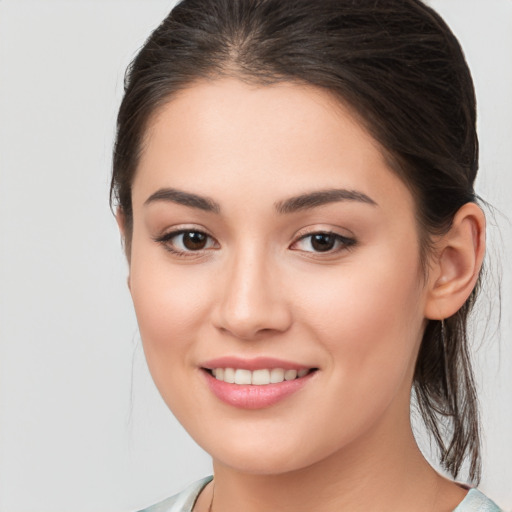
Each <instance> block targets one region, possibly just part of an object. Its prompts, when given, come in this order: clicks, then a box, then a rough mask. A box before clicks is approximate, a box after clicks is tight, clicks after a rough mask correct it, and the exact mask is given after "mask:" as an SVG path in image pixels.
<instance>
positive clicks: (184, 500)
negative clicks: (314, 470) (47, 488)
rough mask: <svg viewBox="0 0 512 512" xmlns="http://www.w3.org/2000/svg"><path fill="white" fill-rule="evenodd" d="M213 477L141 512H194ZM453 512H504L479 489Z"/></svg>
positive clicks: (467, 496)
mask: <svg viewBox="0 0 512 512" xmlns="http://www.w3.org/2000/svg"><path fill="white" fill-rule="evenodd" d="M211 480H212V477H211V476H209V477H207V478H203V479H202V480H199V481H198V482H195V483H193V484H192V485H190V486H189V487H187V488H186V489H185V490H184V491H182V492H180V493H179V494H176V496H173V497H172V498H167V499H166V500H164V501H161V502H160V503H157V504H156V505H153V506H151V507H148V508H145V509H144V510H141V511H140V512H192V509H193V508H194V504H195V502H196V500H197V497H198V496H199V494H200V492H201V491H202V490H203V489H204V487H205V486H206V484H207V483H209V482H211ZM453 512H503V511H502V510H501V509H500V508H499V507H498V506H497V505H496V503H494V502H493V501H491V500H490V499H489V498H487V497H486V496H484V495H483V494H482V493H481V492H480V491H479V490H478V489H470V491H469V492H468V493H467V495H466V497H465V498H464V500H463V501H462V503H461V504H460V505H459V506H458V507H457V508H456V509H455V510H454V511H453Z"/></svg>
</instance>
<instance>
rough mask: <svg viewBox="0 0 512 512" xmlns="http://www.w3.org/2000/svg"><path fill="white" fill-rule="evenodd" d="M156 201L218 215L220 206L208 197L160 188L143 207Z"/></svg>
mask: <svg viewBox="0 0 512 512" xmlns="http://www.w3.org/2000/svg"><path fill="white" fill-rule="evenodd" d="M157 201H169V202H172V203H176V204H181V205H183V206H189V207H190V208H197V209H199V210H204V211H206V212H212V213H220V205H219V203H217V202H215V201H214V200H213V199H210V198H208V197H203V196H199V195H197V194H192V193H190V192H184V191H183V190H177V189H175V188H161V189H159V190H157V191H156V192H155V193H153V194H151V195H150V196H149V197H148V198H147V199H146V201H144V206H147V205H149V204H151V203H154V202H157Z"/></svg>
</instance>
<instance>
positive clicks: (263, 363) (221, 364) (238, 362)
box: [199, 356, 311, 371]
mask: <svg viewBox="0 0 512 512" xmlns="http://www.w3.org/2000/svg"><path fill="white" fill-rule="evenodd" d="M199 366H201V367H202V368H206V369H208V370H212V369H213V368H234V369H235V370H236V369H243V370H251V371H253V370H260V369H265V368H266V369H272V368H282V369H283V370H302V369H309V368H311V366H304V365H303V364H298V363H293V362H291V361H283V360H281V359H275V358H273V357H256V358H252V359H242V358H240V357H231V356H226V357H219V358H217V359H210V360H209V361H205V362H203V363H201V364H200V365H199Z"/></svg>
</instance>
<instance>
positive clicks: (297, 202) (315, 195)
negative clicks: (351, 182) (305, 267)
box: [144, 188, 377, 214]
mask: <svg viewBox="0 0 512 512" xmlns="http://www.w3.org/2000/svg"><path fill="white" fill-rule="evenodd" d="M157 201H169V202H172V203H176V204H181V205H183V206H188V207H190V208H197V209H199V210H203V211H206V212H212V213H217V214H219V213H220V212H221V208H220V205H219V203H217V202H216V201H214V200H213V199H210V198H208V197H204V196H200V195H197V194H192V193H191V192H184V191H183V190H177V189H175V188H161V189H159V190H157V191H156V192H155V193H153V194H151V195H150V196H149V197H148V198H147V199H146V201H145V202H144V205H148V204H151V203H154V202H157ZM342 201H355V202H359V203H364V204H368V205H371V206H377V203H376V202H375V201H374V200H373V199H372V198H371V197H369V196H367V195H366V194H363V193H362V192H358V191H357V190H347V189H327V190H318V191H315V192H308V193H305V194H300V195H298V196H294V197H290V198H289V199H286V200H284V201H278V202H277V203H274V207H275V209H276V211H277V212H278V213H280V214H287V213H294V212H298V211H303V210H309V209H312V208H318V207H319V206H324V205H326V204H329V203H337V202H342Z"/></svg>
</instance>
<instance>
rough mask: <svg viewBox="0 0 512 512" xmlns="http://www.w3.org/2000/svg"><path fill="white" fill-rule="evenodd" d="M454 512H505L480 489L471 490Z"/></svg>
mask: <svg viewBox="0 0 512 512" xmlns="http://www.w3.org/2000/svg"><path fill="white" fill-rule="evenodd" d="M453 512H503V511H502V510H501V508H500V507H498V505H496V503H494V501H491V500H490V499H489V498H488V497H487V496H485V495H484V494H483V493H481V492H480V491H479V490H478V489H470V490H469V492H468V493H467V495H466V497H465V498H464V500H463V501H462V503H461V504H460V505H459V506H458V507H457V508H456V509H455V510H454V511H453Z"/></svg>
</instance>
